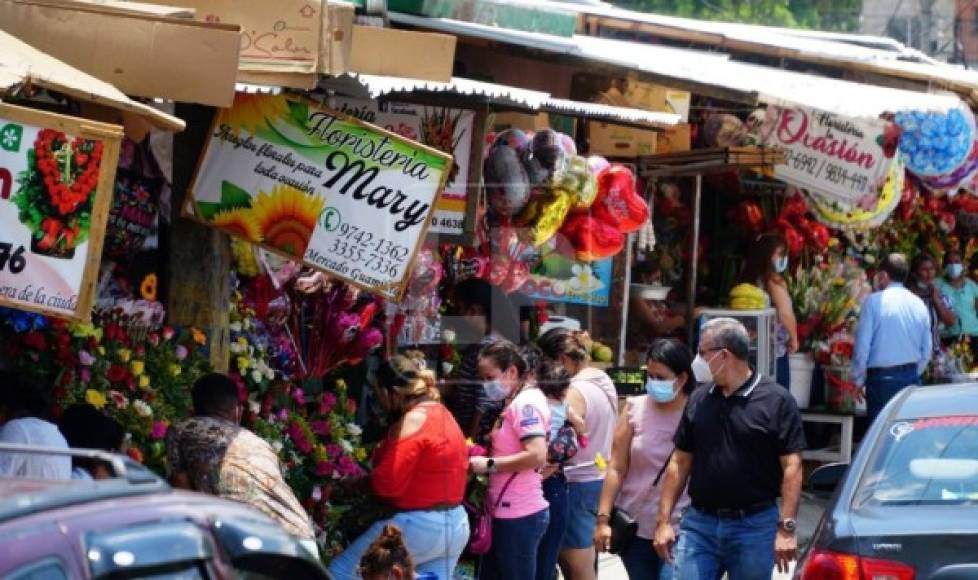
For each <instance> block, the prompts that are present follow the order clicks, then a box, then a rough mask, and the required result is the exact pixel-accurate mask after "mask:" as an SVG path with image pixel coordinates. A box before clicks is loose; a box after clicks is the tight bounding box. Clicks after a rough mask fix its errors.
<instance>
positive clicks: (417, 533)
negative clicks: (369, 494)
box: [329, 355, 469, 580]
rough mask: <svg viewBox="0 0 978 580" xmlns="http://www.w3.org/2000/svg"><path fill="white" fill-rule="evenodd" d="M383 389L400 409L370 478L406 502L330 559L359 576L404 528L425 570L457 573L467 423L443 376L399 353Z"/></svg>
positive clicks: (383, 494) (445, 575) (336, 571)
mask: <svg viewBox="0 0 978 580" xmlns="http://www.w3.org/2000/svg"><path fill="white" fill-rule="evenodd" d="M377 379H378V380H377V383H378V387H377V397H378V399H379V400H380V403H381V405H382V406H383V407H384V410H386V411H387V412H389V413H391V414H392V415H394V416H397V417H399V418H398V419H397V421H396V422H395V423H394V424H393V425H391V428H390V431H389V432H388V434H387V437H386V438H385V439H384V440H383V441H382V442H381V443H380V445H378V447H377V450H376V451H375V452H374V457H373V471H372V472H371V474H370V486H371V488H372V489H373V491H374V494H376V495H377V496H378V497H379V498H380V499H381V500H382V501H384V502H385V503H387V504H390V505H391V506H393V507H395V508H397V509H398V510H400V512H399V513H398V514H397V515H395V516H394V517H392V518H389V519H385V520H381V521H379V522H376V523H375V524H374V525H373V526H371V527H370V529H369V530H367V532H366V533H364V534H363V535H362V536H360V537H359V538H357V540H356V541H354V542H353V543H352V544H351V545H350V546H349V547H348V548H347V549H346V551H344V552H343V553H342V554H340V555H339V556H337V557H336V559H335V560H333V563H332V564H331V565H330V568H329V571H330V574H332V576H333V577H334V578H336V579H337V580H348V579H356V578H359V577H360V576H359V575H358V572H357V568H358V566H359V563H360V557H361V556H362V555H363V553H364V552H365V551H366V549H367V547H368V546H369V545H370V543H371V542H373V541H374V540H375V539H376V538H377V537H378V536H379V535H380V534H381V532H382V531H383V529H384V526H386V525H387V524H395V525H397V526H398V527H399V528H401V530H403V531H404V538H405V540H406V543H407V548H408V552H410V554H411V559H412V560H413V561H414V564H415V566H416V569H417V572H418V573H419V574H423V573H425V572H430V573H433V574H435V575H436V576H437V577H438V578H441V579H445V580H448V579H450V578H452V576H453V574H454V571H455V566H456V564H457V563H458V558H459V556H460V555H461V554H462V550H463V549H464V548H465V544H466V543H467V542H468V539H469V521H468V518H467V517H466V515H465V510H464V509H463V508H462V507H461V503H462V498H463V496H464V495H465V481H466V474H467V472H468V467H469V460H468V451H467V449H466V445H465V437H464V436H463V435H462V430H461V429H459V426H458V424H457V423H456V422H455V419H454V418H453V417H452V414H451V413H450V412H449V411H448V409H446V408H445V406H444V405H442V404H441V403H440V402H439V400H438V391H437V389H436V387H435V376H434V374H433V373H432V372H431V371H428V370H425V369H424V368H423V367H421V366H420V365H419V364H418V363H417V362H416V361H414V360H413V359H410V358H408V357H405V356H401V355H397V356H394V357H393V358H391V360H390V361H389V362H387V363H385V364H383V365H381V368H380V369H379V371H378V374H377Z"/></svg>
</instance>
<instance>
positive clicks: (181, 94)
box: [0, 0, 241, 107]
mask: <svg viewBox="0 0 978 580" xmlns="http://www.w3.org/2000/svg"><path fill="white" fill-rule="evenodd" d="M136 7H138V5H137V6H136ZM0 23H2V26H3V29H4V30H5V31H6V32H7V33H9V34H11V35H13V36H15V37H17V38H19V39H21V40H23V41H24V42H26V43H28V44H30V45H32V46H34V47H35V48H37V49H38V50H41V51H43V52H46V53H47V54H49V55H51V56H53V57H55V58H57V59H59V60H62V61H64V62H65V63H67V64H70V65H72V66H74V67H75V68H78V69H80V70H82V71H84V72H87V73H88V74H90V75H92V76H95V77H98V78H99V79H101V80H104V81H106V82H108V83H111V84H112V85H114V86H115V87H117V88H118V89H119V90H121V91H122V92H124V93H127V94H130V95H138V96H141V97H160V98H165V99H173V100H175V101H184V102H190V103H201V104H204V105H212V106H217V107H225V106H228V105H230V104H231V103H232V102H233V100H234V82H235V76H236V74H237V70H238V48H239V46H240V42H241V41H240V31H239V28H238V27H237V26H230V25H223V24H211V23H203V22H195V21H193V20H188V19H185V18H172V17H166V16H158V15H153V14H150V13H148V12H142V11H138V10H135V9H133V10H128V9H127V10H123V9H120V8H117V7H113V6H100V5H98V4H94V3H90V2H73V1H68V0H0Z"/></svg>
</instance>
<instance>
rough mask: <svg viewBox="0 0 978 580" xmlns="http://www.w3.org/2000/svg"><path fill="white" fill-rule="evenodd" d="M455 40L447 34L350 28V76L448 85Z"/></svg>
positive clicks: (453, 57) (366, 27)
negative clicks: (373, 76)
mask: <svg viewBox="0 0 978 580" xmlns="http://www.w3.org/2000/svg"><path fill="white" fill-rule="evenodd" d="M455 41H456V38H455V37H454V36H452V35H448V34H435V33H431V32H413V31H409V30H394V29H391V28H375V27H372V26H357V25H354V26H353V47H352V48H351V55H350V61H351V62H350V70H351V71H353V72H358V73H363V74H372V75H386V76H393V77H404V78H410V79H423V80H429V81H436V82H441V83H447V82H448V81H450V80H452V68H453V67H454V65H455Z"/></svg>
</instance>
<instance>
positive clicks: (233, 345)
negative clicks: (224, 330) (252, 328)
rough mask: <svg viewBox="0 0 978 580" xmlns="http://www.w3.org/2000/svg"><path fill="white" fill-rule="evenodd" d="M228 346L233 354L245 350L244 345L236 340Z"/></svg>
mask: <svg viewBox="0 0 978 580" xmlns="http://www.w3.org/2000/svg"><path fill="white" fill-rule="evenodd" d="M228 348H229V349H230V350H231V352H232V353H233V354H241V353H242V352H244V350H245V347H244V345H243V344H241V343H240V342H237V341H235V342H232V343H231V346H230V347H228Z"/></svg>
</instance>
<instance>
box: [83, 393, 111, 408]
mask: <svg viewBox="0 0 978 580" xmlns="http://www.w3.org/2000/svg"><path fill="white" fill-rule="evenodd" d="M85 402H86V403H88V404H89V405H91V406H93V407H95V408H96V409H101V408H102V407H104V406H105V403H106V400H105V395H103V394H102V393H100V392H98V391H96V390H95V389H88V390H87V391H85Z"/></svg>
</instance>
